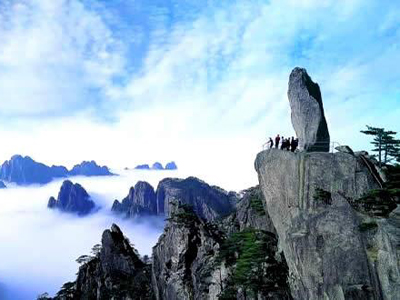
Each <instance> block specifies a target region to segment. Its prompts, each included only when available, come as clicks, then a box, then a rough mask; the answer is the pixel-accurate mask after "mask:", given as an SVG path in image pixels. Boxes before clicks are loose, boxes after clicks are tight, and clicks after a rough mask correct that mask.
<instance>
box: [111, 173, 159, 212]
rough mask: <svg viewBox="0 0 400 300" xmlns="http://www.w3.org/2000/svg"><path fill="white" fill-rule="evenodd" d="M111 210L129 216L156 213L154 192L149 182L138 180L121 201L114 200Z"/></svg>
mask: <svg viewBox="0 0 400 300" xmlns="http://www.w3.org/2000/svg"><path fill="white" fill-rule="evenodd" d="M111 210H112V211H114V212H116V213H121V214H123V215H124V216H125V217H129V218H135V217H142V216H152V215H153V216H154V215H157V203H156V193H155V192H154V189H153V187H152V186H151V185H150V184H148V183H147V182H144V181H139V182H138V183H136V185H135V187H131V189H130V190H129V194H128V196H126V197H125V198H124V199H123V200H122V201H121V202H119V201H118V200H115V201H114V204H113V206H112V208H111Z"/></svg>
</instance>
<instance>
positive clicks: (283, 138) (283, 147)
mask: <svg viewBox="0 0 400 300" xmlns="http://www.w3.org/2000/svg"><path fill="white" fill-rule="evenodd" d="M285 147H286V140H285V137H283V136H282V143H281V150H283V149H285Z"/></svg>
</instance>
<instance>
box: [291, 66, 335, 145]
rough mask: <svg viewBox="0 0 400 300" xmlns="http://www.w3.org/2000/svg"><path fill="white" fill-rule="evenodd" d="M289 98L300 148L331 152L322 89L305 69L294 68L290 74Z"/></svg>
mask: <svg viewBox="0 0 400 300" xmlns="http://www.w3.org/2000/svg"><path fill="white" fill-rule="evenodd" d="M288 98H289V102H290V108H291V110H292V114H291V118H292V124H293V128H294V130H295V132H296V135H297V137H298V138H299V149H300V150H304V151H308V152H329V147H330V136H329V131H328V125H327V123H326V119H325V114H324V108H323V104H322V96H321V90H320V88H319V85H318V83H314V82H313V81H312V79H311V78H310V76H309V75H308V74H307V71H306V70H305V69H302V68H294V69H293V71H292V73H291V74H290V77H289V89H288Z"/></svg>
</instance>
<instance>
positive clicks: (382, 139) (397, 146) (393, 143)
mask: <svg viewBox="0 0 400 300" xmlns="http://www.w3.org/2000/svg"><path fill="white" fill-rule="evenodd" d="M361 133H364V134H366V135H372V136H373V137H374V139H373V141H372V142H371V144H372V145H373V146H374V149H372V151H374V152H377V159H378V162H379V166H380V167H381V166H382V165H386V164H388V163H390V162H391V161H393V160H394V159H399V157H400V140H399V139H396V138H395V135H396V132H395V131H391V130H385V128H378V127H371V126H368V125H367V130H361Z"/></svg>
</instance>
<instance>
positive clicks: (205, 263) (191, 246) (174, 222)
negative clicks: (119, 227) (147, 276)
mask: <svg viewBox="0 0 400 300" xmlns="http://www.w3.org/2000/svg"><path fill="white" fill-rule="evenodd" d="M173 212H174V213H172V214H171V219H170V220H169V221H168V223H167V225H166V227H165V229H164V233H163V234H162V236H161V237H160V239H159V241H158V243H157V244H156V246H154V248H153V265H152V278H153V288H154V293H155V296H156V299H157V300H161V299H168V300H175V299H176V300H178V299H217V295H218V293H219V292H220V290H219V289H218V282H217V281H216V280H215V279H216V278H213V276H212V273H213V272H216V268H215V267H214V266H213V264H214V263H215V261H216V255H215V254H216V252H217V251H218V249H219V247H220V242H221V234H220V233H218V232H217V231H216V230H215V229H214V228H211V227H208V226H207V224H206V223H205V222H204V221H202V220H201V219H199V218H198V217H197V216H196V215H195V214H194V213H193V212H192V211H191V210H190V209H187V208H185V207H179V206H178V207H176V208H175V206H174V210H173ZM222 272H223V271H222Z"/></svg>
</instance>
